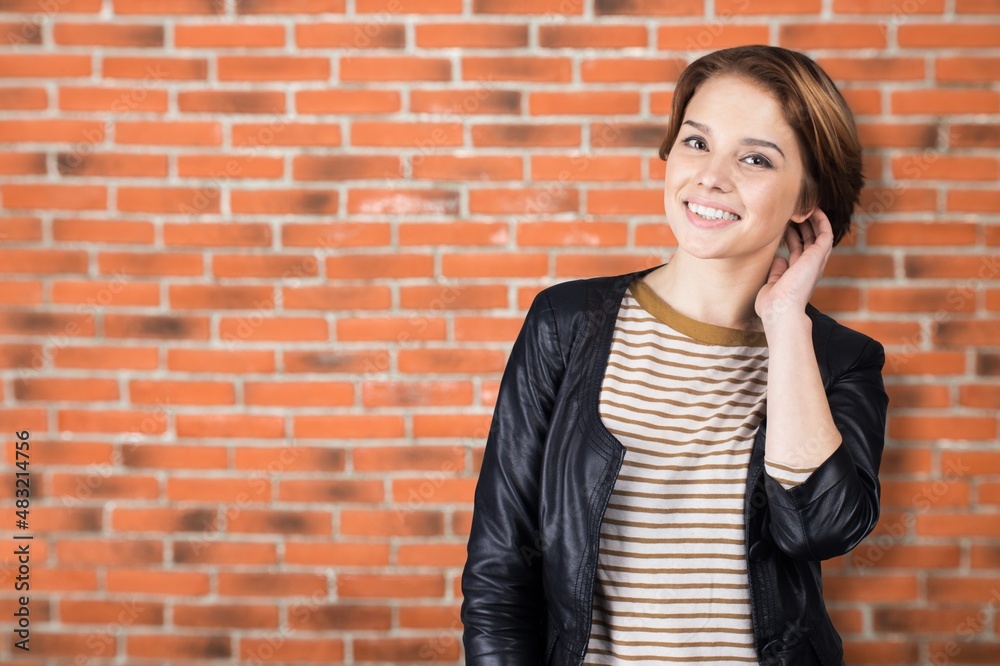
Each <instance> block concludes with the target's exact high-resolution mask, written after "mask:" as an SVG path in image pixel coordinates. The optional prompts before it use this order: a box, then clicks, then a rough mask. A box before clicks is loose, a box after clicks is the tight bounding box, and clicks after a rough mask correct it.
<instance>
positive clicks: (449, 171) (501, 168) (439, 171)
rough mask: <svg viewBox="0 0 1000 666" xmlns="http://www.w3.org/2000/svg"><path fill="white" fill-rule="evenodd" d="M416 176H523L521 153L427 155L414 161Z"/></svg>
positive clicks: (454, 178)
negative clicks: (502, 154)
mask: <svg viewBox="0 0 1000 666" xmlns="http://www.w3.org/2000/svg"><path fill="white" fill-rule="evenodd" d="M412 177H413V178H414V179H417V180H424V179H426V180H459V181H468V180H474V181H484V180H521V179H522V178H523V170H522V168H521V158H520V157H514V156H511V157H505V156H495V157H494V156H482V155H476V156H472V155H424V156H423V159H421V160H419V161H415V162H414V164H413V176H412Z"/></svg>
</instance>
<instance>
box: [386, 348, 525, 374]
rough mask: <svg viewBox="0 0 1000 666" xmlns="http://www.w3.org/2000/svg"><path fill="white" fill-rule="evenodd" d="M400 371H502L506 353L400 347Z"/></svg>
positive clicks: (482, 350)
mask: <svg viewBox="0 0 1000 666" xmlns="http://www.w3.org/2000/svg"><path fill="white" fill-rule="evenodd" d="M398 355H399V361H398V363H399V371H400V372H406V373H409V372H413V373H420V372H423V373H440V374H444V373H470V372H471V373H488V372H501V371H502V370H503V367H504V365H505V364H506V359H505V354H504V352H502V351H495V350H492V349H481V350H477V349H461V350H454V349H451V350H444V349H400V350H399V352H398Z"/></svg>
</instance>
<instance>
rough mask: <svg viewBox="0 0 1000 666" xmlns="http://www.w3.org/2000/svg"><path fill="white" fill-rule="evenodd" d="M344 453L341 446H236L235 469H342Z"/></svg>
mask: <svg viewBox="0 0 1000 666" xmlns="http://www.w3.org/2000/svg"><path fill="white" fill-rule="evenodd" d="M344 466H345V455H344V451H343V450H342V449H336V448H329V447H328V448H321V447H305V446H285V447H282V448H274V447H254V448H239V449H236V456H235V464H234V467H235V468H236V469H251V470H258V471H259V470H272V472H273V470H281V471H287V472H342V471H344Z"/></svg>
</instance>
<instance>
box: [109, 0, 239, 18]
mask: <svg viewBox="0 0 1000 666" xmlns="http://www.w3.org/2000/svg"><path fill="white" fill-rule="evenodd" d="M223 9H224V7H223V6H221V5H219V4H217V3H215V2H213V1H212V0H148V1H145V0H114V10H115V14H118V15H132V14H177V15H181V14H218V13H221V12H222V11H223Z"/></svg>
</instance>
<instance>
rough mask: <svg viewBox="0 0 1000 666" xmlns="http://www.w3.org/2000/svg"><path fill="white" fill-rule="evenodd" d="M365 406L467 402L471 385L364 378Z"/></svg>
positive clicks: (363, 395) (470, 392)
mask: <svg viewBox="0 0 1000 666" xmlns="http://www.w3.org/2000/svg"><path fill="white" fill-rule="evenodd" d="M361 403H362V405H364V406H365V407H420V406H448V405H471V404H472V384H471V383H470V382H467V381H452V382H391V381H389V382H387V381H368V382H364V384H362V387H361Z"/></svg>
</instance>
